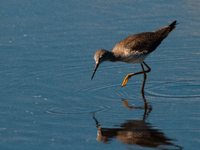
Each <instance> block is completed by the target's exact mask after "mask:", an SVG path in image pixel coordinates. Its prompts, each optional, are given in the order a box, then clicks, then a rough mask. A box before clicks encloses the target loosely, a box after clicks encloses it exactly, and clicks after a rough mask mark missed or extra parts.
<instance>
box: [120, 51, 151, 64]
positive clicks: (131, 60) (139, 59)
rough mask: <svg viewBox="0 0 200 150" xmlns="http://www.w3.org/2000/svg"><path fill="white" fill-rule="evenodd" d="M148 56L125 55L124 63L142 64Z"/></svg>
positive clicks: (137, 53)
mask: <svg viewBox="0 0 200 150" xmlns="http://www.w3.org/2000/svg"><path fill="white" fill-rule="evenodd" d="M148 55H149V54H147V53H146V54H145V53H141V52H140V53H139V52H136V53H134V54H132V55H125V57H124V58H123V59H122V61H123V62H126V63H142V62H143V61H144V60H145V58H147V56H148Z"/></svg>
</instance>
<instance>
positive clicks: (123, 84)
mask: <svg viewBox="0 0 200 150" xmlns="http://www.w3.org/2000/svg"><path fill="white" fill-rule="evenodd" d="M142 63H143V64H144V65H145V66H146V67H147V70H144V71H143V70H142V71H141V72H137V73H131V74H128V75H127V76H126V77H125V79H124V81H123V83H122V86H121V87H123V86H125V85H126V83H127V82H128V80H129V79H130V78H131V77H132V76H134V75H138V74H144V72H145V73H148V72H150V71H151V68H150V67H149V66H148V65H147V64H146V63H145V62H144V61H143V62H142ZM142 63H141V65H142Z"/></svg>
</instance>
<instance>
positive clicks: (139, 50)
mask: <svg viewBox="0 0 200 150" xmlns="http://www.w3.org/2000/svg"><path fill="white" fill-rule="evenodd" d="M177 24H178V23H177V21H174V22H172V23H171V24H170V25H168V26H165V27H163V28H160V29H158V30H155V31H152V32H142V33H138V34H134V35H131V36H129V37H127V38H125V39H123V40H122V41H120V42H119V43H117V44H116V45H115V47H114V48H113V50H112V51H107V50H105V49H99V50H98V51H97V52H96V53H95V54H94V60H95V62H96V65H95V68H94V71H93V74H92V77H91V80H92V79H93V77H94V75H95V72H96V70H97V68H98V67H99V65H100V64H101V63H102V62H104V61H111V62H116V61H121V62H125V63H140V65H141V68H142V71H141V72H136V73H131V74H128V75H127V76H126V77H125V79H124V81H123V83H122V85H121V87H123V86H125V85H126V84H127V82H128V80H129V79H130V78H131V77H132V76H134V75H138V74H143V84H142V89H141V92H144V86H145V82H146V78H147V75H146V73H149V72H150V71H151V68H150V67H149V66H148V65H147V64H146V63H145V62H144V60H145V58H147V56H149V54H150V53H151V52H153V51H154V50H155V49H156V48H157V47H158V46H159V45H160V43H161V42H162V41H163V40H164V39H165V38H166V37H167V36H168V34H169V33H170V32H171V31H173V30H174V29H175V28H176V25H177ZM143 65H145V66H146V68H147V70H145V69H144V66H143Z"/></svg>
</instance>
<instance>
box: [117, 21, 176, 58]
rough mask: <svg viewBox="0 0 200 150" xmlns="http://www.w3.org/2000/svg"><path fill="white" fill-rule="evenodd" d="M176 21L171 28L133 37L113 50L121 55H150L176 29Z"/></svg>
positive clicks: (121, 42) (123, 41) (167, 27)
mask: <svg viewBox="0 0 200 150" xmlns="http://www.w3.org/2000/svg"><path fill="white" fill-rule="evenodd" d="M175 25H176V21H174V22H173V23H172V24H170V25H169V26H166V27H163V28H161V29H158V30H156V31H153V32H143V33H139V34H134V35H131V36H129V37H127V38H125V39H123V40H122V41H120V42H119V43H118V44H117V45H116V46H115V47H114V49H113V52H114V53H117V54H120V55H128V54H130V55H131V54H133V53H135V52H138V53H145V54H149V53H151V52H153V51H154V50H155V49H156V48H157V47H158V45H160V43H161V42H162V40H163V39H165V38H166V37H167V36H168V34H169V33H170V32H171V31H172V30H173V29H175Z"/></svg>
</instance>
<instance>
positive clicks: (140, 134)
mask: <svg viewBox="0 0 200 150" xmlns="http://www.w3.org/2000/svg"><path fill="white" fill-rule="evenodd" d="M97 135H98V136H97V141H101V142H103V143H107V142H108V141H110V140H111V139H112V138H115V137H117V138H118V139H119V141H121V142H123V143H125V144H128V145H138V146H141V147H149V148H158V149H159V148H161V147H162V148H163V146H170V147H171V146H172V147H177V148H179V149H182V147H180V146H178V145H175V144H173V143H172V142H171V141H173V139H170V138H167V137H166V136H165V134H164V133H163V132H161V131H160V130H158V129H155V126H152V125H151V124H150V123H147V122H145V121H143V120H129V121H126V122H125V123H123V124H121V125H120V127H119V128H116V127H114V128H101V127H99V128H98V133H97Z"/></svg>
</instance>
